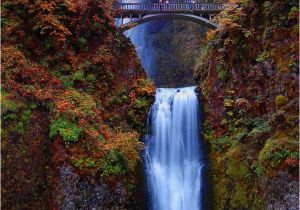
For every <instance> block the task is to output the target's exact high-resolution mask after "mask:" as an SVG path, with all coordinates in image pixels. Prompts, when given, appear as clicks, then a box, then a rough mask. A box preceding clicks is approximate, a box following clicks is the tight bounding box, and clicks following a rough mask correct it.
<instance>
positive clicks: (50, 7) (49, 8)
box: [38, 1, 56, 13]
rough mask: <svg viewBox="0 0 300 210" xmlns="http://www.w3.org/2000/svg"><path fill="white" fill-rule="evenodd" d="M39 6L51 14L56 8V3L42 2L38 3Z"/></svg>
mask: <svg viewBox="0 0 300 210" xmlns="http://www.w3.org/2000/svg"><path fill="white" fill-rule="evenodd" d="M38 4H39V6H40V8H41V9H42V10H44V11H47V12H49V13H50V12H53V10H54V9H55V7H56V3H55V2H54V1H51V2H45V1H42V2H38Z"/></svg>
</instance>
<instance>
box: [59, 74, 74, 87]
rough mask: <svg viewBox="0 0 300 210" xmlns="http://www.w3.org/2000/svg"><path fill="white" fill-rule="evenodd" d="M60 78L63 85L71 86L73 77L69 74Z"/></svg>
mask: <svg viewBox="0 0 300 210" xmlns="http://www.w3.org/2000/svg"><path fill="white" fill-rule="evenodd" d="M60 80H61V81H62V84H63V86H64V87H66V88H68V87H72V86H73V85H74V82H73V79H72V78H71V77H70V76H60Z"/></svg>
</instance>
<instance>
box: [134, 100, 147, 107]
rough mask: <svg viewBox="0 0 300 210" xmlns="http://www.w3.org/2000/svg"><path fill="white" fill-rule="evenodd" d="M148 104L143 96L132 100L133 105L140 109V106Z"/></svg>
mask: <svg viewBox="0 0 300 210" xmlns="http://www.w3.org/2000/svg"><path fill="white" fill-rule="evenodd" d="M146 106H148V101H147V100H146V99H144V98H137V99H136V100H135V101H134V102H133V107H134V108H137V109H140V108H142V107H146Z"/></svg>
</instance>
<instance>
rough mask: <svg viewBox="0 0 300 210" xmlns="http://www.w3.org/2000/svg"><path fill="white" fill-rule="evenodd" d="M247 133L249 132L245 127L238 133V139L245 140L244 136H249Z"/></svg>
mask: <svg viewBox="0 0 300 210" xmlns="http://www.w3.org/2000/svg"><path fill="white" fill-rule="evenodd" d="M247 134H248V130H247V129H246V128H244V129H243V130H242V131H241V132H239V133H238V134H236V138H237V140H239V141H241V140H243V138H244V137H246V136H247Z"/></svg>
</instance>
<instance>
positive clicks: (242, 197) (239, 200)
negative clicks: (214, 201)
mask: <svg viewBox="0 0 300 210" xmlns="http://www.w3.org/2000/svg"><path fill="white" fill-rule="evenodd" d="M246 192H247V190H246V188H245V187H244V186H242V185H235V187H234V190H233V194H232V197H231V199H230V206H231V208H232V209H247V208H248V206H249V200H248V198H249V197H248V195H247V194H246Z"/></svg>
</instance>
